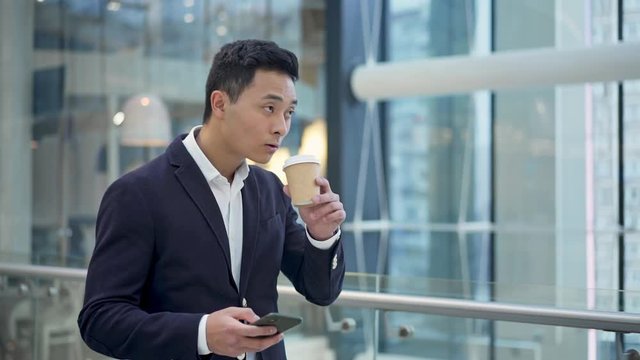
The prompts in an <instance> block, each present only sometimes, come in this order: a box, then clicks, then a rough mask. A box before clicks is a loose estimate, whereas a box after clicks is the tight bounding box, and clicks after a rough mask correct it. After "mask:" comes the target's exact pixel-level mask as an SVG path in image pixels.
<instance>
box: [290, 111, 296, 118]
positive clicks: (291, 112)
mask: <svg viewBox="0 0 640 360" xmlns="http://www.w3.org/2000/svg"><path fill="white" fill-rule="evenodd" d="M295 113H296V110H295V109H291V110H289V112H288V114H289V116H290V117H291V116H293V114H295Z"/></svg>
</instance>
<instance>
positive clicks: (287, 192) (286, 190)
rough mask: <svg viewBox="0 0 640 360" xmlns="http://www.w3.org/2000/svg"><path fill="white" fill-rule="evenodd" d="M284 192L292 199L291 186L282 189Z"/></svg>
mask: <svg viewBox="0 0 640 360" xmlns="http://www.w3.org/2000/svg"><path fill="white" fill-rule="evenodd" d="M282 191H284V193H285V194H287V196H288V197H291V193H290V192H289V185H285V186H283V187H282Z"/></svg>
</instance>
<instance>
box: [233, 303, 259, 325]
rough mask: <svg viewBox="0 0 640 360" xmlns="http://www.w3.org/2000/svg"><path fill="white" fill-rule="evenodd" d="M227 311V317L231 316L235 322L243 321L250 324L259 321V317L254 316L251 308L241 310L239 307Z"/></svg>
mask: <svg viewBox="0 0 640 360" xmlns="http://www.w3.org/2000/svg"><path fill="white" fill-rule="evenodd" d="M229 311H230V314H229V315H231V317H232V318H234V319H236V320H244V321H246V322H248V323H252V322H254V321H256V320H258V319H260V317H259V316H258V315H256V313H254V312H253V310H252V309H251V308H241V307H237V308H229Z"/></svg>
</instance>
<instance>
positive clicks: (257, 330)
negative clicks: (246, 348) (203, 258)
mask: <svg viewBox="0 0 640 360" xmlns="http://www.w3.org/2000/svg"><path fill="white" fill-rule="evenodd" d="M277 332H278V328H276V327H275V326H257V325H251V324H248V325H246V327H243V329H242V335H244V336H248V337H264V336H273V335H275V334H276V333H277Z"/></svg>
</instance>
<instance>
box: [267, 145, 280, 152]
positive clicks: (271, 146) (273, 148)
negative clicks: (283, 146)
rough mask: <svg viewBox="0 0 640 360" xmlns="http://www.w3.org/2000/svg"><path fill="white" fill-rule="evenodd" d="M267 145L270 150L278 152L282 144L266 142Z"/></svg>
mask: <svg viewBox="0 0 640 360" xmlns="http://www.w3.org/2000/svg"><path fill="white" fill-rule="evenodd" d="M265 146H266V148H267V150H268V151H270V152H276V151H277V150H278V149H279V148H280V145H278V144H266V145H265Z"/></svg>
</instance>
